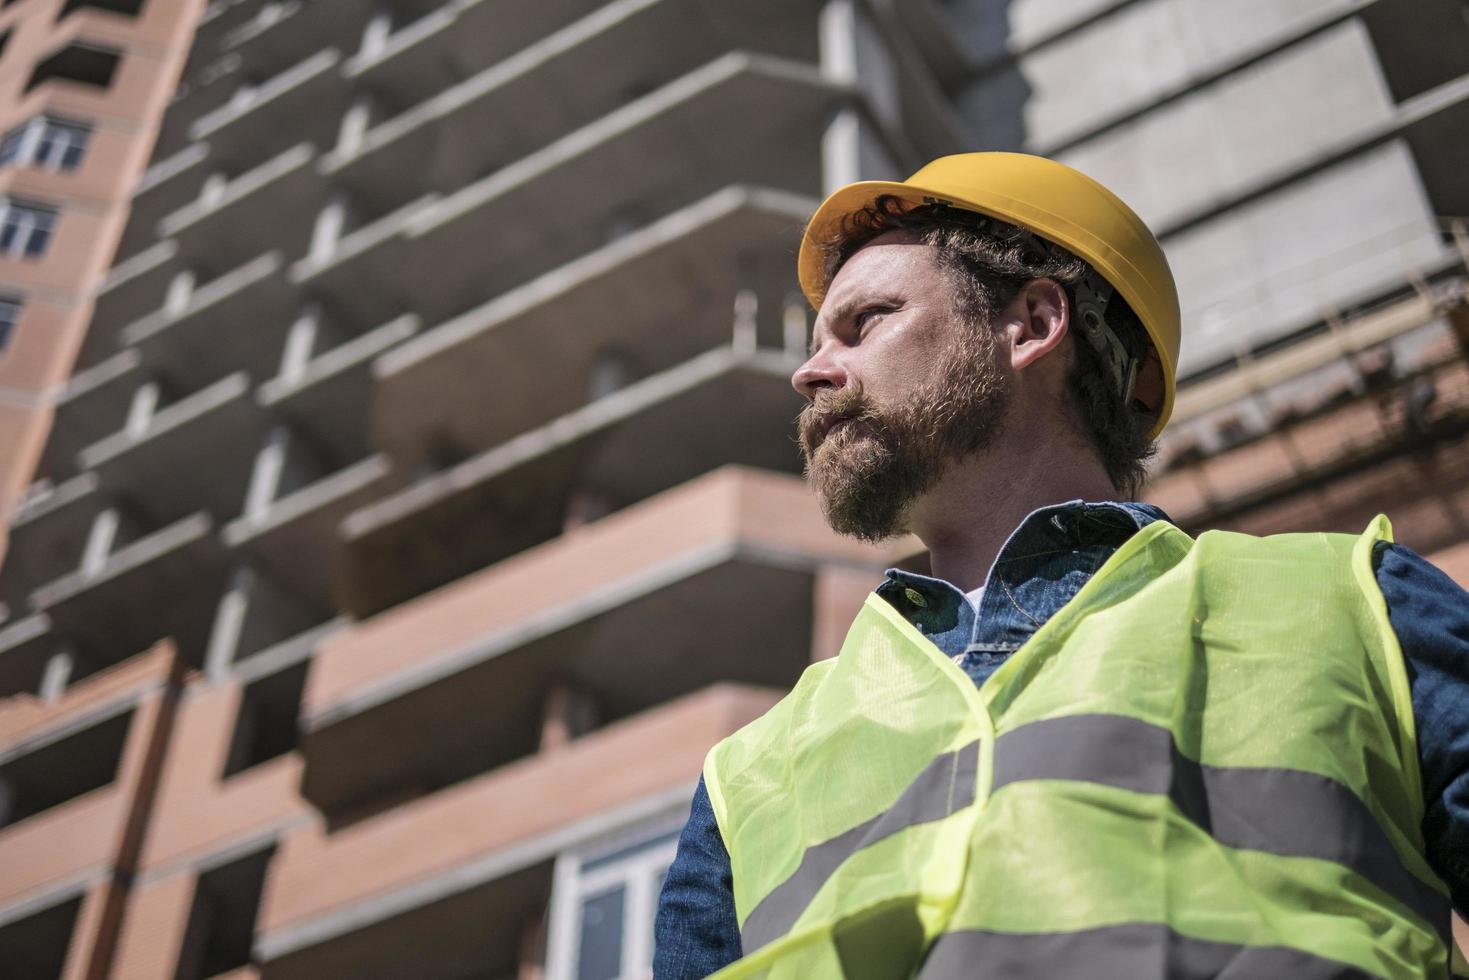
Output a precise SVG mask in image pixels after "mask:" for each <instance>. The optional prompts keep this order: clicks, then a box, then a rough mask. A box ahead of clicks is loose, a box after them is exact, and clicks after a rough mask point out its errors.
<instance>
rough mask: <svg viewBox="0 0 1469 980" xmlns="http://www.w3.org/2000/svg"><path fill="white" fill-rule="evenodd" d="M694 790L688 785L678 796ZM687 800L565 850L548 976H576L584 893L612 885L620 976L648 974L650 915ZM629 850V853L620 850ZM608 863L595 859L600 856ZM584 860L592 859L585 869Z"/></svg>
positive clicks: (630, 978)
mask: <svg viewBox="0 0 1469 980" xmlns="http://www.w3.org/2000/svg"><path fill="white" fill-rule="evenodd" d="M688 795H692V791H690V793H688V794H683V796H681V797H680V802H681V803H682V800H683V797H686V796H688ZM686 818H687V805H680V806H674V807H665V808H662V809H660V810H659V811H658V813H657V814H655V815H654V816H652V817H643V818H641V819H638V820H636V821H628V822H625V823H622V824H621V825H620V826H619V827H618V828H617V829H616V830H613V831H609V832H606V833H602V834H599V835H598V836H596V837H594V838H590V839H588V840H586V841H583V842H581V843H579V844H576V845H574V846H573V847H571V848H569V849H567V850H565V851H563V852H562V853H561V854H560V855H558V856H557V858H556V867H555V870H554V872H553V873H552V884H551V909H550V913H551V914H550V922H549V927H548V929H547V942H546V980H575V978H576V975H577V967H578V966H579V965H580V959H581V949H580V944H581V926H582V909H583V905H584V903H585V902H586V900H587V899H589V898H593V897H595V896H597V895H599V894H602V893H605V892H606V891H608V890H609V889H610V888H612V887H613V886H615V885H618V884H620V885H622V886H623V888H624V899H623V902H624V904H623V917H622V963H621V972H620V973H619V974H618V977H619V980H646V978H648V977H651V976H652V963H653V919H654V917H655V916H656V914H657V911H658V892H659V887H658V883H659V879H660V878H661V877H662V875H663V874H664V873H665V872H667V870H668V867H669V866H670V865H671V864H672V863H673V858H674V855H675V853H676V852H677V850H678V835H679V832H680V831H681V830H682V829H683V825H684V822H685V820H686ZM622 852H627V853H622ZM603 861H607V862H608V863H606V864H601V865H600V866H596V865H599V864H600V862H603ZM587 865H593V866H594V867H592V868H591V869H590V870H585V869H586V866H587Z"/></svg>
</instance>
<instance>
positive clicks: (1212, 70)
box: [0, 0, 1469, 980]
mask: <svg viewBox="0 0 1469 980" xmlns="http://www.w3.org/2000/svg"><path fill="white" fill-rule="evenodd" d="M201 6H202V0H200V3H198V4H196V3H192V2H188V0H133V2H131V3H129V2H126V0H107V2H103V0H94V2H90V3H89V2H77V0H7V2H6V3H5V4H4V6H3V8H0V38H3V39H4V40H0V45H3V46H4V47H3V48H0V89H3V91H0V99H3V105H4V106H5V116H4V119H5V124H6V126H8V127H9V135H7V136H6V137H5V142H4V147H3V148H0V160H3V167H0V181H3V182H4V183H5V188H4V189H3V190H0V194H3V201H0V204H3V209H4V210H3V214H0V314H4V316H3V317H0V344H3V345H4V348H5V349H4V350H3V352H0V394H3V395H4V398H3V406H0V412H3V422H4V425H5V426H6V427H7V428H4V429H3V430H0V439H3V440H4V441H3V446H4V449H3V453H4V456H3V459H4V464H5V466H6V467H7V468H8V469H7V470H6V471H5V474H4V479H6V480H8V481H9V483H7V484H5V485H4V486H12V485H13V486H15V487H18V488H23V487H27V486H28V487H29V489H28V490H25V492H24V494H23V498H22V499H19V500H18V502H17V503H15V504H13V505H12V506H11V507H10V508H9V510H8V514H9V525H10V526H9V552H8V555H7V556H6V559H5V563H4V566H3V569H0V600H3V602H4V604H5V618H4V620H3V621H0V698H3V700H0V869H3V870H0V972H3V973H4V976H5V977H7V978H14V980H33V978H52V977H59V976H64V977H67V978H84V977H86V978H92V977H97V978H100V977H105V976H111V977H121V978H129V980H132V978H137V980H144V978H147V980H196V978H204V977H223V976H228V977H230V978H232V980H244V978H254V977H263V978H269V980H297V978H301V980H320V978H323V977H353V978H396V977H402V978H409V977H411V978H415V980H463V978H506V977H517V978H524V980H532V978H538V977H549V978H553V980H572V978H576V980H606V978H612V977H635V976H645V975H646V974H647V966H648V963H649V959H650V954H651V950H650V946H651V922H652V915H653V908H654V902H655V898H656V894H657V889H658V886H659V882H660V879H661V875H662V872H663V869H664V868H665V867H666V865H667V863H668V861H669V860H670V858H671V855H672V851H673V845H674V835H675V834H676V832H677V830H678V828H679V827H680V825H681V824H682V821H683V819H684V817H685V815H686V812H687V805H688V799H689V796H690V794H691V792H692V790H693V786H694V783H695V781H696V779H697V775H698V772H699V767H700V765H701V762H702V759H703V756H704V753H705V751H706V750H707V749H708V747H709V746H711V745H712V744H713V743H714V742H715V741H717V740H718V739H719V738H720V737H722V736H723V735H725V734H727V733H729V732H731V731H733V730H735V729H736V728H738V727H739V726H740V725H742V724H744V723H745V722H746V721H748V720H750V719H752V718H754V717H755V716H756V715H758V714H759V713H760V712H762V711H763V710H764V709H765V708H766V707H767V706H768V705H770V704H772V703H773V702H774V701H775V700H776V699H777V698H778V697H779V696H780V694H781V692H782V690H783V689H784V688H785V687H787V686H788V685H790V684H791V683H792V682H793V681H794V680H795V678H796V677H797V676H798V675H799V673H800V671H801V670H802V669H803V668H804V667H805V666H806V665H807V664H808V663H809V662H810V661H811V660H812V659H814V658H819V657H823V656H828V655H830V654H831V653H833V652H835V650H836V647H837V645H838V644H839V642H840V638H841V635H842V633H843V632H844V630H845V627H846V624H847V622H848V621H849V619H850V617H851V615H852V614H853V613H854V611H855V609H856V607H857V606H858V605H859V604H860V602H861V600H862V598H863V597H864V595H865V594H866V592H867V591H868V590H870V588H871V587H872V585H873V584H874V583H875V581H876V580H877V579H878V577H879V576H880V573H881V569H882V568H883V567H884V566H885V565H886V564H889V563H890V562H892V561H893V560H895V559H897V558H901V557H905V556H903V555H901V554H899V553H898V552H900V551H901V549H902V546H901V545H898V546H895V548H893V549H888V550H887V551H884V550H881V549H875V548H870V547H866V546H859V545H856V544H853V543H851V542H848V541H844V540H840V539H837V538H835V537H834V536H832V535H831V534H830V533H829V532H828V531H827V530H826V529H825V527H824V525H823V524H822V522H821V520H820V517H819V514H818V513H817V510H816V508H815V506H814V503H813V502H812V500H811V499H810V497H809V495H808V494H807V493H806V491H805V490H804V488H803V487H802V485H801V483H800V480H799V478H798V476H797V474H798V472H799V459H798V456H797V452H796V449H795V444H794V441H793V437H792V425H791V423H792V419H793V417H794V415H795V414H796V412H797V410H798V409H799V407H800V404H799V400H798V398H797V396H796V395H795V394H794V393H793V392H792V390H791V388H790V386H789V384H788V381H787V378H788V375H789V374H790V372H791V370H792V369H793V368H794V367H795V366H796V365H797V364H799V363H800V361H801V360H802V358H803V354H802V351H803V350H804V348H805V345H806V341H807V335H808V330H809V321H810V313H809V311H808V310H807V309H806V308H805V306H804V304H803V301H801V300H800V298H799V296H798V294H797V293H796V290H795V279H794V255H795V248H796V244H797V241H798V236H799V233H800V229H801V227H802V224H803V221H804V218H805V216H806V215H807V214H808V213H809V212H810V211H811V210H812V209H813V208H814V207H815V205H816V203H817V202H818V200H819V198H820V196H821V195H822V193H823V191H824V190H826V189H829V188H831V187H833V186H835V185H838V184H841V183H844V182H846V181H849V180H853V179H857V178H859V177H894V176H903V175H906V174H907V173H908V172H910V171H911V170H913V169H915V168H916V167H917V166H918V165H919V164H921V163H923V162H924V161H926V160H927V159H928V158H930V157H932V156H936V155H939V154H941V153H947V152H954V151H958V150H965V149H977V148H1025V149H1028V150H1032V151H1037V152H1042V153H1046V154H1050V155H1054V156H1056V157H1058V158H1060V159H1062V160H1064V161H1067V162H1069V163H1072V164H1074V165H1075V166H1078V167H1080V168H1082V169H1083V170H1086V171H1087V172H1089V173H1091V174H1093V175H1094V176H1096V177H1098V178H1099V179H1101V180H1102V181H1103V182H1105V183H1107V184H1109V185H1110V186H1112V187H1114V188H1115V189H1116V190H1117V191H1118V192H1119V193H1120V194H1121V195H1122V196H1123V197H1124V198H1126V199H1127V200H1128V201H1129V202H1131V203H1132V204H1133V205H1134V206H1135V207H1136V208H1137V209H1138V210H1139V211H1140V212H1141V213H1142V214H1143V216H1144V217H1145V218H1146V219H1147V220H1148V221H1149V222H1150V223H1151V224H1152V225H1153V227H1154V228H1156V229H1157V230H1158V231H1159V232H1160V233H1161V236H1162V238H1163V240H1164V243H1165V246H1166V248H1167V250H1168V253H1169V256H1170V258H1171V260H1172V261H1173V264H1174V267H1175V270H1176V272H1177V274H1178V277H1179V281H1180V286H1181V291H1182V295H1183V301H1184V308H1185V331H1186V333H1185V344H1184V360H1183V365H1182V375H1183V377H1184V378H1185V379H1186V380H1185V383H1184V386H1183V388H1182V390H1181V393H1180V397H1179V401H1178V407H1177V411H1176V414H1175V422H1174V424H1173V425H1172V426H1171V427H1170V430H1169V434H1168V436H1167V438H1166V440H1165V444H1164V448H1163V451H1162V454H1161V457H1160V460H1159V465H1158V467H1157V473H1156V475H1155V478H1154V480H1153V482H1152V484H1151V487H1150V489H1149V492H1148V496H1149V498H1150V499H1153V500H1155V501H1156V502H1158V503H1160V504H1161V505H1163V506H1164V507H1165V508H1166V509H1168V510H1169V511H1170V512H1171V513H1172V514H1173V516H1174V517H1175V519H1176V520H1178V521H1179V522H1180V523H1181V524H1183V525H1184V526H1186V527H1188V528H1190V529H1193V530H1199V529H1202V528H1204V527H1209V526H1224V527H1233V528H1239V529H1243V530H1249V531H1253V532H1258V533H1264V532H1271V531H1281V530H1291V529H1304V528H1322V527H1329V528H1334V529H1340V530H1350V531H1356V530H1360V528H1361V527H1362V526H1364V525H1365V524H1366V522H1367V520H1368V518H1369V517H1370V516H1371V515H1372V514H1374V513H1376V512H1377V511H1379V510H1385V511H1387V512H1388V513H1389V514H1390V515H1391V516H1392V517H1393V518H1394V519H1395V521H1396V524H1397V529H1398V536H1399V538H1400V539H1401V540H1403V541H1405V542H1406V543H1408V544H1410V545H1412V546H1413V547H1415V548H1418V549H1419V550H1421V551H1423V552H1424V553H1426V554H1429V555H1430V556H1431V557H1433V558H1434V559H1435V560H1436V561H1438V562H1439V563H1440V564H1441V565H1442V566H1443V567H1445V568H1446V569H1448V570H1449V571H1450V572H1451V573H1452V574H1454V575H1456V576H1457V577H1458V579H1459V580H1460V581H1461V582H1465V583H1469V359H1466V350H1469V293H1466V288H1469V268H1466V261H1469V230H1466V227H1465V224H1464V222H1463V218H1464V216H1466V215H1469V140H1466V139H1465V138H1464V134H1465V133H1466V132H1469V19H1466V15H1465V12H1466V7H1465V4H1464V3H1463V2H1461V0H1269V2H1266V0H1231V2H1229V3H1217V2H1208V0H1069V2H1056V0H1008V2H1007V0H947V2H944V0H612V2H600V0H393V2H374V0H330V2H328V0H317V2H310V0H232V2H231V0H215V2H213V3H212V4H210V5H209V6H208V7H207V9H200V7H201ZM12 35H13V37H12ZM191 38H192V40H191ZM185 57H186V59H187V60H186V61H185V60H184V59H185ZM180 66H182V74H181V78H179V77H178V76H179V75H180ZM175 81H177V89H176V91H174V92H173V97H172V101H171V102H170V103H169V104H168V105H167V108H166V111H162V110H163V106H162V103H163V101H164V99H165V98H166V96H167V93H168V90H169V89H170V88H171V87H172V86H173V85H174V84H175ZM160 112H162V114H161V117H160V115H159V113H160ZM150 153H151V164H150V165H148V167H147V170H146V172H145V173H142V174H141V176H139V170H140V169H141V166H142V164H143V162H144V161H145V160H147V159H149V154H150ZM12 195H13V196H12ZM129 206H130V208H131V214H130V217H128V218H127V221H126V225H125V228H124V226H123V223H122V222H123V218H122V215H123V213H124V212H125V211H126V210H127V208H128V207H129ZM119 236H120V237H119ZM114 246H115V247H114ZM109 261H110V262H111V266H110V272H106V273H105V277H103V275H102V270H105V269H106V267H107V266H108V264H109ZM93 306H95V310H94V311H93ZM88 323H89V325H88ZM73 360H74V361H75V370H74V373H70V377H69V380H65V382H64V383H61V382H62V380H63V379H64V378H66V377H67V375H68V372H69V369H70V368H71V367H72V362H73ZM52 413H54V419H53V420H52V421H51V422H50V429H49V435H48V436H47V437H46V438H45V441H44V450H43V449H42V448H41V446H42V442H41V438H42V434H43V433H45V431H46V424H47V423H46V420H47V417H48V416H50V415H51V414H52ZM0 489H3V487H0ZM13 496H16V497H20V494H19V492H17V493H15V494H14V495H13ZM0 499H9V498H5V497H3V496H0ZM913 560H916V561H920V562H921V560H922V558H921V556H918V557H917V558H915V559H913Z"/></svg>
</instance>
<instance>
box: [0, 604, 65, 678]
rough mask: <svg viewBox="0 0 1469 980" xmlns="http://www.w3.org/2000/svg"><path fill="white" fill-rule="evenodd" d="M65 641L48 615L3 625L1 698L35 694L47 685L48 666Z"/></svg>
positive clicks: (0, 636) (13, 613) (13, 619)
mask: <svg viewBox="0 0 1469 980" xmlns="http://www.w3.org/2000/svg"><path fill="white" fill-rule="evenodd" d="M62 645H63V641H62V639H61V638H60V637H58V636H57V635H56V634H55V633H54V632H52V630H51V617H50V616H47V615H46V614H45V613H35V614H33V615H30V616H19V615H17V612H16V610H15V608H14V607H12V609H11V618H10V619H7V620H6V621H5V622H4V624H3V625H0V698H10V697H14V696H16V695H34V694H36V693H37V692H38V691H40V690H41V687H42V685H43V684H44V683H45V676H46V666H47V664H48V663H49V662H50V660H51V657H52V655H53V654H55V653H57V652H59V651H60V649H61V648H62Z"/></svg>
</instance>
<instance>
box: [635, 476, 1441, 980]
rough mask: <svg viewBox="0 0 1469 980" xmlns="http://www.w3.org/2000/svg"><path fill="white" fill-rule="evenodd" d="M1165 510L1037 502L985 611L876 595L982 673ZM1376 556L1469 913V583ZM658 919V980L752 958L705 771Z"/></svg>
mask: <svg viewBox="0 0 1469 980" xmlns="http://www.w3.org/2000/svg"><path fill="white" fill-rule="evenodd" d="M1166 519H1167V518H1166V515H1165V514H1163V512H1162V511H1160V510H1159V509H1158V508H1156V507H1152V506H1150V505H1147V504H1137V503H1083V502H1081V501H1073V502H1071V503H1066V504H1057V505H1054V506H1050V507H1043V508H1041V509H1040V510H1037V511H1034V512H1033V513H1031V514H1030V515H1029V516H1027V517H1026V518H1025V520H1023V521H1022V522H1021V523H1020V526H1019V527H1017V528H1016V529H1015V531H1014V532H1013V533H1012V534H1011V535H1010V537H1009V539H1008V540H1007V541H1006V542H1005V545H1004V546H1003V547H1002V548H1001V549H1000V552H999V556H998V557H997V558H996V560H995V563H994V565H993V566H992V567H991V569H990V574H989V578H988V579H987V580H986V583H985V589H984V593H983V596H982V598H981V599H980V607H979V610H978V612H977V613H976V611H975V609H974V607H973V606H972V605H971V604H970V602H969V599H968V598H967V597H966V596H965V595H964V593H963V592H961V591H959V589H957V588H955V587H954V586H953V585H951V584H949V583H948V582H945V581H943V580H941V579H936V578H929V577H928V576H925V575H918V574H915V573H913V572H905V571H901V570H898V569H890V570H889V571H888V572H887V576H886V578H885V579H884V581H883V582H882V583H881V584H880V585H879V586H878V587H877V594H878V595H879V596H881V597H882V598H883V599H885V600H886V601H887V602H888V603H890V604H891V605H892V606H893V607H894V608H895V609H897V610H898V611H899V612H900V613H902V614H903V616H904V617H905V618H907V619H908V621H909V622H911V623H912V624H913V625H914V626H916V627H917V628H918V630H919V631H920V632H921V633H923V634H924V635H925V636H927V637H928V638H929V639H930V640H932V641H933V643H934V644H935V645H936V646H937V647H939V649H941V650H943V651H944V652H945V653H947V654H948V655H949V656H950V657H952V658H954V660H955V662H956V663H958V664H959V666H960V667H961V668H963V670H964V671H965V673H967V674H968V675H969V676H970V677H972V678H973V679H974V683H975V684H976V685H978V684H982V683H984V681H985V679H986V678H988V677H989V676H990V674H992V673H994V671H995V669H996V668H997V667H999V665H1000V664H1002V663H1004V662H1005V659H1006V658H1007V657H1008V656H1009V655H1010V654H1011V653H1013V652H1014V651H1015V650H1017V649H1019V648H1020V646H1021V645H1022V644H1024V643H1025V642H1026V640H1028V639H1029V638H1030V636H1031V635H1032V634H1033V633H1034V632H1035V631H1036V630H1037V629H1039V628H1040V626H1041V625H1042V624H1043V623H1044V622H1045V621H1046V620H1047V619H1049V618H1050V617H1051V616H1052V615H1053V614H1054V613H1055V612H1056V611H1057V610H1059V609H1060V608H1061V607H1062V606H1064V605H1065V604H1066V603H1067V602H1068V601H1070V600H1071V598H1072V597H1073V596H1074V595H1076V593H1077V592H1078V591H1080V589H1081V587H1082V586H1083V585H1085V584H1086V583H1087V581H1088V580H1089V579H1090V578H1091V577H1092V575H1093V574H1095V572H1096V571H1097V569H1099V568H1100V567H1101V566H1102V564H1103V563H1104V562H1105V561H1106V560H1107V559H1108V558H1109V557H1111V555H1112V553H1113V552H1114V551H1116V550H1117V548H1118V547H1120V546H1121V545H1122V543H1123V542H1125V541H1126V540H1127V539H1128V538H1130V537H1131V536H1132V535H1133V534H1135V533H1136V532H1137V531H1138V530H1139V529H1140V528H1142V527H1145V526H1147V525H1148V524H1151V523H1152V522H1153V521H1155V520H1166ZM1373 560H1374V564H1375V567H1376V576H1377V583H1378V586H1379V587H1380V588H1381V590H1382V594H1383V597H1384V599H1385V600H1386V602H1387V609H1388V619H1389V621H1390V622H1391V624H1392V628H1393V631H1394V632H1395V633H1396V634H1397V638H1398V642H1399V645H1400V646H1401V647H1402V650H1403V657H1404V660H1405V661H1406V663H1407V668H1408V678H1409V683H1410V690H1411V695H1412V701H1413V715H1414V718H1415V720H1416V722H1417V729H1418V753H1419V757H1420V759H1421V762H1422V773H1423V791H1424V803H1425V808H1426V813H1425V816H1424V820H1423V833H1424V839H1425V841H1426V844H1427V853H1428V859H1429V863H1430V864H1431V865H1432V866H1433V868H1434V869H1435V870H1436V871H1437V872H1438V874H1439V875H1440V876H1441V877H1442V878H1443V879H1444V881H1445V882H1446V883H1447V884H1448V885H1449V887H1450V889H1451V890H1452V892H1453V900H1454V906H1455V908H1457V909H1459V910H1460V912H1461V914H1462V913H1463V912H1464V911H1465V910H1469V594H1466V593H1465V592H1464V591H1463V590H1462V589H1460V588H1459V587H1458V586H1457V585H1455V584H1454V582H1453V581H1452V580H1451V579H1449V577H1448V576H1447V575H1445V574H1444V573H1443V572H1441V571H1439V570H1438V569H1437V568H1435V567H1434V566H1432V565H1430V564H1429V563H1428V562H1426V561H1424V560H1423V559H1422V558H1420V557H1419V556H1418V555H1417V554H1415V553H1414V552H1413V551H1411V550H1409V549H1408V548H1404V547H1401V546H1399V545H1389V544H1386V543H1379V544H1378V545H1377V547H1376V550H1375V551H1374V554H1373ZM654 930H655V941H656V945H655V953H654V958H653V975H654V977H656V978H657V980H684V978H693V977H704V976H707V975H709V974H710V973H713V972H715V971H716V970H718V969H720V968H721V967H723V966H726V965H728V964H729V963H732V962H734V961H735V960H737V959H739V957H740V955H741V953H740V934H739V924H738V922H737V920H736V918H735V908H734V892H733V888H732V876H731V873H730V863H729V853H728V851H727V850H726V849H725V846H724V841H723V839H722V838H721V837H720V835H719V826H718V824H717V822H716V821H715V817H714V811H713V809H712V807H711V806H710V805H709V796H708V793H707V792H706V791H705V789H704V782H703V780H702V779H701V780H700V781H699V786H698V788H697V790H695V793H694V801H693V807H692V810H691V812H690V815H689V820H688V823H687V824H686V825H685V826H684V830H683V834H682V835H681V836H680V838H679V843H678V854H677V856H676V857H675V858H674V861H673V865H672V867H670V868H669V869H668V875H667V877H666V878H665V879H664V885H663V892H662V894H661V896H660V898H659V902H658V916H657V920H656V923H655V927H654Z"/></svg>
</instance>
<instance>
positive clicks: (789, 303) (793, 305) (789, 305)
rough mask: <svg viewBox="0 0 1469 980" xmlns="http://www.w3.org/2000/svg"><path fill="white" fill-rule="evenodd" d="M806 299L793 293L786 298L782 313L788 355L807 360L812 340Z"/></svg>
mask: <svg viewBox="0 0 1469 980" xmlns="http://www.w3.org/2000/svg"><path fill="white" fill-rule="evenodd" d="M806 310H807V304H806V297H804V296H802V295H801V294H800V293H791V294H790V295H789V296H787V297H786V301H785V309H784V310H782V311H781V328H782V333H783V336H784V341H785V349H786V353H787V354H790V355H792V356H793V357H794V356H799V357H800V358H801V359H802V360H805V359H806V351H807V349H808V343H809V339H810V329H811V328H810V325H809V324H807V322H806Z"/></svg>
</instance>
